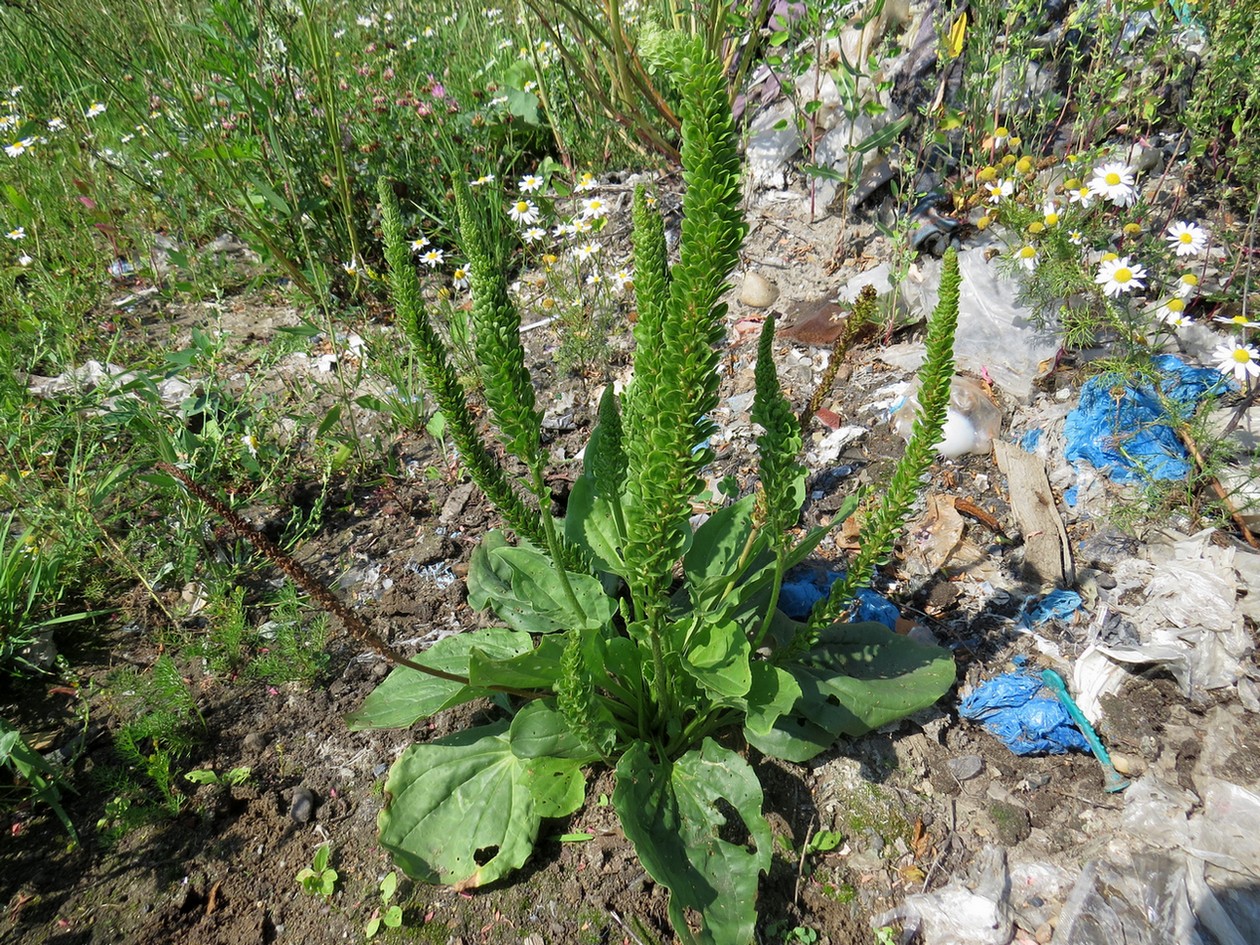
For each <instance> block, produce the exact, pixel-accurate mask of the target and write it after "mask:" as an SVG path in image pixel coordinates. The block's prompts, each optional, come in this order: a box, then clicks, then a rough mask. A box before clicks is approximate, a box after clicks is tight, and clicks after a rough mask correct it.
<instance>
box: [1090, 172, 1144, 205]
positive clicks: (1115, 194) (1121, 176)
mask: <svg viewBox="0 0 1260 945" xmlns="http://www.w3.org/2000/svg"><path fill="white" fill-rule="evenodd" d="M1088 186H1089V193H1090V196H1092V197H1105V198H1106V199H1107V200H1110V201H1111V202H1112V203H1113V204H1115V206H1117V207H1127V206H1129V204H1131V203H1133V202H1134V201H1135V200H1137V188H1136V187H1135V186H1134V178H1133V168H1131V167H1129V166H1128V165H1127V164H1122V163H1121V162H1119V161H1112V162H1110V163H1108V164H1103V165H1102V166H1101V167H1096V168H1094V176H1093V177H1091V178H1090V179H1089V185H1088Z"/></svg>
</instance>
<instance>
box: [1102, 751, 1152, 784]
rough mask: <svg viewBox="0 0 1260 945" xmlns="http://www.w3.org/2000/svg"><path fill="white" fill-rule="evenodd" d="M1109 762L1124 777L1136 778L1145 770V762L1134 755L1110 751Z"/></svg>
mask: <svg viewBox="0 0 1260 945" xmlns="http://www.w3.org/2000/svg"><path fill="white" fill-rule="evenodd" d="M1110 754H1111V763H1112V764H1113V765H1114V766H1115V769H1116V770H1117V771H1119V772H1120V773H1121V774H1123V775H1125V776H1126V777H1131V778H1136V777H1138V776H1140V775H1141V774H1142V772H1144V771H1145V770H1146V762H1145V761H1143V760H1142V759H1141V758H1139V757H1137V756H1136V755H1126V754H1123V753H1121V752H1111V753H1110Z"/></svg>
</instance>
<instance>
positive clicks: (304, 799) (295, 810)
mask: <svg viewBox="0 0 1260 945" xmlns="http://www.w3.org/2000/svg"><path fill="white" fill-rule="evenodd" d="M314 813H315V792H314V791H312V790H311V789H310V788H304V787H300V788H298V789H297V790H296V791H294V792H293V803H291V804H290V805H289V816H290V817H292V818H293V819H294V820H296V821H297V822H298V823H299V824H305V823H309V822H310V819H311V816H312V815H313V814H314Z"/></svg>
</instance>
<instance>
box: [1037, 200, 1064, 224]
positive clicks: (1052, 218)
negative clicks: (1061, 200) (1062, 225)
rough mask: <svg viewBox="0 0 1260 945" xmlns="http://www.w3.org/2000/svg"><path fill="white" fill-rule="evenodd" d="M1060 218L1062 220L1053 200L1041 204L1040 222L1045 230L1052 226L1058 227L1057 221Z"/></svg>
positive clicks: (1057, 206)
mask: <svg viewBox="0 0 1260 945" xmlns="http://www.w3.org/2000/svg"><path fill="white" fill-rule="evenodd" d="M1062 218H1063V215H1062V214H1061V213H1059V205H1058V204H1057V203H1055V202H1054V201H1053V200H1047V201H1046V202H1045V203H1044V204H1042V206H1041V222H1042V223H1044V224H1045V225H1046V227H1047V228H1049V227H1052V226H1058V225H1059V221H1060V220H1061V219H1062Z"/></svg>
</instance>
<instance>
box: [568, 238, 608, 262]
mask: <svg viewBox="0 0 1260 945" xmlns="http://www.w3.org/2000/svg"><path fill="white" fill-rule="evenodd" d="M601 249H603V247H602V246H600V245H599V244H598V243H593V242H592V243H583V244H582V245H581V246H578V247H577V248H575V249H574V250H573V255H574V256H575V257H576V258H577V261H578V262H580V263H582V262H586V261H587V260H588V259H593V258H595V256H596V254H598V253H599V251H600V250H601Z"/></svg>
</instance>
